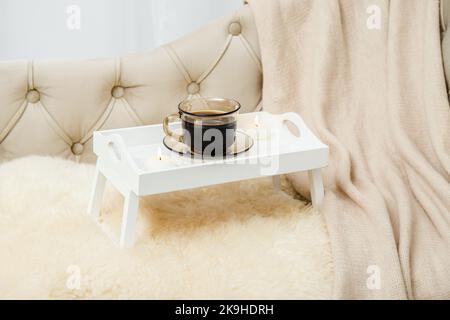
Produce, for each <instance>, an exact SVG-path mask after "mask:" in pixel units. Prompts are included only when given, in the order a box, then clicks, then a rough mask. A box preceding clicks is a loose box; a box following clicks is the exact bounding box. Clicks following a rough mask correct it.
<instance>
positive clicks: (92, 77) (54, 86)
mask: <svg viewBox="0 0 450 320" xmlns="http://www.w3.org/2000/svg"><path fill="white" fill-rule="evenodd" d="M261 69H262V68H261V61H260V52H259V45H258V37H257V32H256V27H255V24H254V21H253V17H252V14H251V12H250V9H249V8H248V7H247V6H245V7H243V8H242V9H241V10H239V11H238V12H236V13H235V14H233V15H231V16H229V17H224V18H222V19H219V20H217V21H215V22H213V23H212V24H210V25H209V26H206V27H204V28H202V29H200V30H198V31H197V32H195V33H194V34H191V35H188V36H186V37H184V38H182V39H180V40H178V41H175V42H174V43H171V44H169V45H167V46H164V47H162V48H158V49H156V50H154V51H152V52H146V53H136V54H130V55H126V56H123V57H120V58H117V59H95V60H86V61H34V62H31V61H30V62H28V61H5V62H0V161H3V160H8V159H12V158H16V157H20V156H24V155H28V154H47V155H55V156H63V157H67V158H72V159H79V160H81V161H93V160H95V158H94V155H93V153H92V135H93V132H94V131H96V130H101V129H107V128H117V127H128V126H136V125H142V124H154V123H160V122H161V121H162V119H163V117H164V116H165V115H167V114H169V113H172V112H174V111H175V110H176V109H177V105H178V103H179V102H180V101H181V100H183V99H185V98H187V97H189V96H190V95H202V96H223V97H228V98H232V99H236V100H238V101H240V102H241V105H242V110H243V112H248V111H253V110H255V109H256V108H258V107H259V106H260V102H261V87H262V71H261ZM40 90H41V91H40ZM44 93H45V94H44ZM31 106H33V107H31Z"/></svg>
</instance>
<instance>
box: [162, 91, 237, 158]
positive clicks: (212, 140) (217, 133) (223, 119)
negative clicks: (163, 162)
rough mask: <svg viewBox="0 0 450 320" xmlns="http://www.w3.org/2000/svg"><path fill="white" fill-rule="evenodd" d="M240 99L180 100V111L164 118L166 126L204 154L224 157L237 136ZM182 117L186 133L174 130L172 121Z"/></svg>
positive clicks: (195, 150) (183, 141) (177, 138)
mask: <svg viewBox="0 0 450 320" xmlns="http://www.w3.org/2000/svg"><path fill="white" fill-rule="evenodd" d="M240 108H241V106H240V104H239V103H238V102H237V101H234V100H231V99H222V98H195V99H189V100H185V101H183V102H181V103H180V104H179V105H178V113H176V114H171V115H169V116H167V117H166V118H165V119H164V122H163V128H164V132H165V133H166V135H168V136H171V137H172V138H173V139H176V140H178V141H180V142H182V143H184V144H186V145H187V146H189V147H190V149H191V152H193V153H195V154H199V155H202V156H204V157H219V156H220V157H224V156H226V154H227V151H228V150H229V148H230V147H231V146H232V145H233V144H234V142H235V139H236V128H237V116H238V113H239V110H240ZM178 119H181V126H182V129H183V134H182V135H179V134H176V133H174V132H173V131H171V130H170V128H169V123H170V122H171V121H174V120H178Z"/></svg>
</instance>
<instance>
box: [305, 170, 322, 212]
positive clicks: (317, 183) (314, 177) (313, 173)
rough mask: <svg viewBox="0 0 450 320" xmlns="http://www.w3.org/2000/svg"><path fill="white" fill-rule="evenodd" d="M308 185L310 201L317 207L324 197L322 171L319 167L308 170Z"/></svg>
mask: <svg viewBox="0 0 450 320" xmlns="http://www.w3.org/2000/svg"><path fill="white" fill-rule="evenodd" d="M308 175H309V186H310V189H311V201H312V205H313V206H314V207H315V208H319V207H320V205H321V204H322V201H323V197H324V190H323V181H322V173H321V170H320V169H314V170H309V171H308Z"/></svg>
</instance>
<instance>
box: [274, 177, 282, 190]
mask: <svg viewBox="0 0 450 320" xmlns="http://www.w3.org/2000/svg"><path fill="white" fill-rule="evenodd" d="M272 183H273V188H274V189H275V191H281V176H279V175H277V176H273V177H272Z"/></svg>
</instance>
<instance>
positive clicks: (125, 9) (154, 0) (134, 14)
mask: <svg viewBox="0 0 450 320" xmlns="http://www.w3.org/2000/svg"><path fill="white" fill-rule="evenodd" d="M242 3H243V1H242V0H0V60H7V59H54V58H56V59H78V58H92V57H110V56H117V55H120V54H123V53H127V52H134V51H141V50H146V49H149V48H153V47H156V46H159V45H161V44H163V43H166V42H169V41H172V40H174V39H176V38H178V37H180V36H182V35H184V34H186V33H189V32H191V31H193V30H195V29H197V28H198V27H200V26H202V25H204V24H206V23H207V22H209V21H211V20H213V19H215V18H217V17H220V16H222V15H224V14H228V13H230V12H232V11H233V10H235V9H236V8H239V7H240V6H241V5H242ZM71 5H75V6H76V7H78V8H79V9H80V20H79V21H80V25H79V26H80V29H77V27H76V23H73V22H74V21H75V22H76V19H75V18H76V13H74V12H73V11H72V12H71V13H67V9H68V8H69V7H70V6H71ZM71 17H72V20H69V22H72V24H70V23H69V24H70V26H71V27H70V28H72V29H70V28H69V27H68V26H67V23H68V19H70V18H71ZM73 19H75V20H73Z"/></svg>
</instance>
